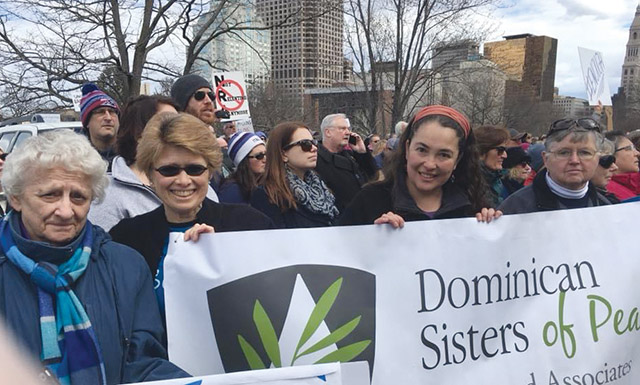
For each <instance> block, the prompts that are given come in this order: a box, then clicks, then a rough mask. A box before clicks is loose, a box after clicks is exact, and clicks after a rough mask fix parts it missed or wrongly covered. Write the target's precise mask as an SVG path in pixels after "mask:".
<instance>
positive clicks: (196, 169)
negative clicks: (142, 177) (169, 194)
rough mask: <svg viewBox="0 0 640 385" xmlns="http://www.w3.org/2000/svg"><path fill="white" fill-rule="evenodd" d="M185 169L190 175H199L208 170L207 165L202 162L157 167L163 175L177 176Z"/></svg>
mask: <svg viewBox="0 0 640 385" xmlns="http://www.w3.org/2000/svg"><path fill="white" fill-rule="evenodd" d="M182 170H184V172H186V173H187V175H190V176H198V175H202V174H203V173H204V172H205V171H207V167H206V166H203V165H201V164H188V165H186V166H184V167H180V166H176V165H172V164H171V165H166V166H162V167H158V168H156V171H157V172H159V173H160V175H162V176H176V175H178V174H180V172H181V171H182Z"/></svg>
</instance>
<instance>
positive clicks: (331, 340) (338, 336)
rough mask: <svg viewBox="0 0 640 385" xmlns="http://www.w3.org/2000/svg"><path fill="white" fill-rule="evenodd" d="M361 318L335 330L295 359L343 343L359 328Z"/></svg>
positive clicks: (358, 317)
mask: <svg viewBox="0 0 640 385" xmlns="http://www.w3.org/2000/svg"><path fill="white" fill-rule="evenodd" d="M361 318H362V316H357V317H356V318H354V319H352V320H351V321H349V322H347V323H346V324H344V325H342V326H340V328H338V329H336V330H334V331H333V332H332V333H331V334H329V335H328V336H326V337H324V338H323V339H321V340H320V341H318V342H316V343H315V344H314V345H313V346H312V347H310V348H309V349H307V350H305V351H304V352H302V353H300V355H299V356H297V357H296V358H295V359H298V358H300V357H302V356H306V355H307V354H311V353H314V352H317V351H318V350H321V349H324V348H326V347H327V346H329V345H331V344H335V343H336V342H339V341H341V340H342V339H343V338H344V337H346V336H348V335H349V334H350V333H351V332H352V331H353V329H355V328H356V326H358V324H359V323H360V319H361ZM295 359H294V360H295Z"/></svg>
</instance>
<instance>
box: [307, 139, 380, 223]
mask: <svg viewBox="0 0 640 385" xmlns="http://www.w3.org/2000/svg"><path fill="white" fill-rule="evenodd" d="M376 171H377V170H376V166H375V161H374V160H373V156H371V153H370V152H369V151H367V152H365V153H364V154H360V153H357V152H350V151H341V152H339V153H335V154H334V153H332V152H330V151H329V150H327V149H326V148H325V147H324V146H322V145H320V146H318V162H317V164H316V172H317V173H318V174H319V175H320V177H321V178H322V180H323V181H324V183H326V185H327V187H329V189H330V190H331V191H332V192H333V195H334V196H335V197H336V207H337V208H338V210H340V212H342V211H343V210H344V208H345V207H346V206H347V205H348V204H349V203H350V202H351V200H352V199H353V197H355V196H356V194H357V193H358V191H360V189H361V188H362V186H363V185H364V184H365V183H367V182H368V181H369V180H370V179H372V178H373V177H375V175H376Z"/></svg>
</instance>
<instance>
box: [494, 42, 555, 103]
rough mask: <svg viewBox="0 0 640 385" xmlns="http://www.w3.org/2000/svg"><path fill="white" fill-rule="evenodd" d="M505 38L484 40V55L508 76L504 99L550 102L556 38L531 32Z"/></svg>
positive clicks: (553, 77)
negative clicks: (493, 40)
mask: <svg viewBox="0 0 640 385" xmlns="http://www.w3.org/2000/svg"><path fill="white" fill-rule="evenodd" d="M504 39H505V40H502V41H496V42H490V43H485V45H484V56H485V58H487V59H489V60H491V61H492V62H494V63H496V64H497V65H498V67H499V68H500V69H501V70H502V71H504V73H505V74H506V75H507V76H508V77H509V80H507V84H506V89H505V101H507V102H509V101H520V100H522V99H523V98H524V99H527V100H531V101H541V102H552V101H553V87H554V81H555V76H556V57H557V51H558V40H556V39H554V38H551V37H548V36H534V35H531V34H522V35H513V36H505V37H504Z"/></svg>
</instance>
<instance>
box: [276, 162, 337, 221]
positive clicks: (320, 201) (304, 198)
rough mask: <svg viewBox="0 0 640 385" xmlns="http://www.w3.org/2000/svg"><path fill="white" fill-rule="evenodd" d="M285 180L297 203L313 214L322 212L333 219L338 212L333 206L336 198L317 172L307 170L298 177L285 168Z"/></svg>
mask: <svg viewBox="0 0 640 385" xmlns="http://www.w3.org/2000/svg"><path fill="white" fill-rule="evenodd" d="M286 172H287V181H288V182H289V187H290V188H291V191H292V192H293V196H294V198H296V202H298V204H300V205H302V206H304V207H306V208H307V209H308V210H309V211H311V212H312V213H315V214H324V215H327V216H328V217H329V218H331V219H335V218H336V217H337V216H338V214H340V212H339V211H338V209H337V208H336V206H335V203H336V198H335V197H334V196H333V194H332V193H331V191H330V190H329V188H328V187H327V185H326V184H324V182H323V181H322V179H320V177H319V176H318V174H316V173H315V172H313V171H311V170H309V171H307V172H306V173H305V174H304V180H302V179H300V178H299V177H298V176H297V175H296V174H294V173H293V171H291V170H290V169H288V168H287V169H286Z"/></svg>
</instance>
